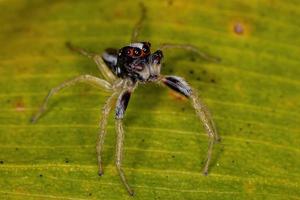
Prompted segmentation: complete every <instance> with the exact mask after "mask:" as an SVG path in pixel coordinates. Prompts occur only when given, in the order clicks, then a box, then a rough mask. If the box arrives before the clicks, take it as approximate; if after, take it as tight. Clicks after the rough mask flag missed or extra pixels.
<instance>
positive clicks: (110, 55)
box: [102, 42, 163, 82]
mask: <svg viewBox="0 0 300 200" xmlns="http://www.w3.org/2000/svg"><path fill="white" fill-rule="evenodd" d="M150 47H151V44H150V43H149V42H138V43H132V44H130V45H129V46H125V47H123V48H121V49H120V50H119V51H116V50H112V49H107V50H106V52H105V53H103V55H102V58H103V60H104V62H105V63H106V64H107V65H108V66H109V68H110V69H111V70H112V72H113V73H114V74H115V75H116V76H118V77H121V78H131V79H132V80H133V81H134V82H135V81H140V82H146V81H155V80H156V79H157V78H158V76H159V74H160V68H161V59H162V58H163V53H162V51H161V50H157V51H156V52H154V53H152V54H151V50H150Z"/></svg>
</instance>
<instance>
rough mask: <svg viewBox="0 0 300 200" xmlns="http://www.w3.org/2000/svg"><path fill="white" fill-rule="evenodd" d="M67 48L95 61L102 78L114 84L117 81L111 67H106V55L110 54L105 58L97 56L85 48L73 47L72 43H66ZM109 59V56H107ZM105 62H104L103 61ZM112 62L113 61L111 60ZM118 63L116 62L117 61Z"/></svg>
mask: <svg viewBox="0 0 300 200" xmlns="http://www.w3.org/2000/svg"><path fill="white" fill-rule="evenodd" d="M66 46H67V47H68V48H69V49H70V50H72V51H75V52H77V53H80V54H82V55H84V56H87V57H88V58H90V59H92V60H94V62H95V63H96V65H97V67H98V69H99V71H100V73H101V74H102V76H103V77H104V78H105V79H106V80H107V81H108V82H110V83H113V82H114V81H115V80H116V78H117V77H116V76H115V75H114V74H113V72H112V71H111V69H110V68H111V67H110V65H106V64H105V63H104V61H105V62H106V60H105V55H109V52H108V53H107V51H106V52H105V53H104V54H103V56H101V55H99V54H96V53H92V52H88V51H86V50H85V49H83V48H79V47H75V46H73V45H72V44H71V43H70V42H67V43H66ZM107 57H108V56H107ZM109 58H114V59H115V60H116V59H117V57H116V56H115V55H113V56H110V57H109ZM103 60H104V61H103ZM110 60H112V59H110ZM115 62H116V61H115Z"/></svg>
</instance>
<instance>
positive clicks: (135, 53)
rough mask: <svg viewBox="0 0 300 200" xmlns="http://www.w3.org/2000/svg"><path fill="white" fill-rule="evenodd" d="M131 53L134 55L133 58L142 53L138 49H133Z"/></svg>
mask: <svg viewBox="0 0 300 200" xmlns="http://www.w3.org/2000/svg"><path fill="white" fill-rule="evenodd" d="M133 53H134V55H135V56H140V55H141V53H142V52H141V50H140V49H139V48H135V49H134V51H133Z"/></svg>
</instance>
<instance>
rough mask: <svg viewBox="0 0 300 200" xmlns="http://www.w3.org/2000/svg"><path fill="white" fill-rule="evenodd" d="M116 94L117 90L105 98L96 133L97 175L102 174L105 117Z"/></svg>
mask: <svg viewBox="0 0 300 200" xmlns="http://www.w3.org/2000/svg"><path fill="white" fill-rule="evenodd" d="M117 94H118V93H117V92H115V93H113V94H112V95H111V96H110V97H109V98H108V99H107V101H106V103H105V105H104V106H103V108H102V118H101V121H100V131H99V135H98V139H97V145H96V151H97V158H98V174H99V176H102V174H103V168H102V159H101V154H102V150H103V144H104V138H105V135H106V125H107V118H108V115H109V113H110V110H111V107H112V103H113V100H114V98H115V96H116V95H117Z"/></svg>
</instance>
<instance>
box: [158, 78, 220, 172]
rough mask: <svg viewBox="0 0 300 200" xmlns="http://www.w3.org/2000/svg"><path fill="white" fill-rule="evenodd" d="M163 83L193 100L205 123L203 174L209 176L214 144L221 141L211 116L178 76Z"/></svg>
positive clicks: (197, 112)
mask: <svg viewBox="0 0 300 200" xmlns="http://www.w3.org/2000/svg"><path fill="white" fill-rule="evenodd" d="M161 81H162V82H163V83H164V84H165V85H167V86H168V87H170V88H171V89H173V90H175V91H177V92H179V93H181V94H183V95H184V96H186V97H187V98H189V99H191V102H192V105H193V107H194V109H195V111H196V114H197V116H198V117H199V118H200V119H201V121H202V122H203V125H204V128H205V131H206V133H207V134H208V137H209V144H208V152H207V159H206V163H205V166H204V170H203V173H204V174H205V175H207V173H208V168H209V164H210V160H211V154H212V150H213V145H214V142H215V141H219V140H220V138H219V136H218V133H217V130H216V128H215V125H214V122H213V120H212V118H211V115H210V113H209V111H208V110H207V108H206V106H205V105H204V103H203V102H202V101H201V100H200V99H199V98H198V96H197V94H196V92H195V91H194V90H192V88H191V87H190V86H189V85H188V83H187V82H186V81H185V80H184V79H182V78H180V77H177V76H165V77H163V78H162V79H161Z"/></svg>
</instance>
